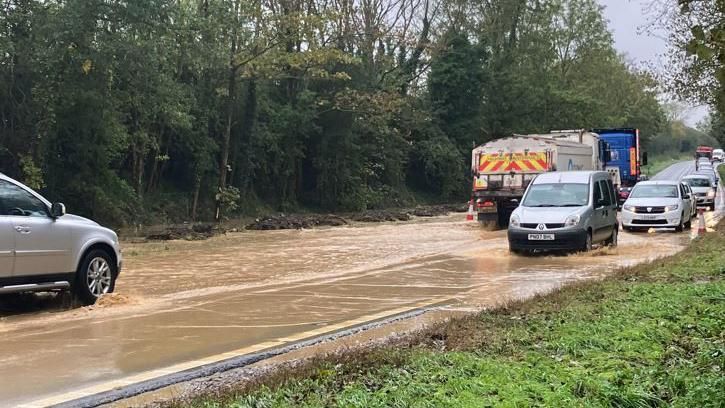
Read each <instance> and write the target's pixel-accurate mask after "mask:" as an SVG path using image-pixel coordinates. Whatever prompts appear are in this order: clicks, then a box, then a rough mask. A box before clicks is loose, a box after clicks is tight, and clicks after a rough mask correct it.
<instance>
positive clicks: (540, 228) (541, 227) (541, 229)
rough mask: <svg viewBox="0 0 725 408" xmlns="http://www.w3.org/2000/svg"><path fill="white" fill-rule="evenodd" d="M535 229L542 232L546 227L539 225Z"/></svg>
mask: <svg viewBox="0 0 725 408" xmlns="http://www.w3.org/2000/svg"><path fill="white" fill-rule="evenodd" d="M536 228H538V229H539V231H543V230H545V229H546V225H544V224H539V226H538V227H536Z"/></svg>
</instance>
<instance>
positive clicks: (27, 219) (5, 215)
mask: <svg viewBox="0 0 725 408" xmlns="http://www.w3.org/2000/svg"><path fill="white" fill-rule="evenodd" d="M121 265H122V259H121V249H120V245H119V243H118V236H117V235H116V233H115V232H113V231H111V230H110V229H108V228H104V227H101V226H100V225H98V224H97V223H95V222H93V221H91V220H89V219H86V218H83V217H79V216H76V215H71V214H66V213H65V206H64V205H63V204H61V203H54V204H51V203H50V202H49V201H48V200H46V199H45V198H43V197H42V196H41V195H39V194H38V193H36V192H35V191H33V190H32V189H30V188H29V187H27V186H25V185H23V184H21V183H19V182H17V181H15V180H13V179H11V178H9V177H7V176H5V175H3V174H2V173H0V294H7V293H18V292H37V291H58V290H68V289H70V290H72V291H73V292H74V293H75V294H76V296H77V297H78V298H79V299H80V300H81V301H82V302H83V303H85V304H92V303H94V302H95V301H96V300H97V299H98V298H99V297H100V296H102V295H104V294H106V293H110V292H113V289H114V286H115V283H116V278H117V277H118V274H119V272H120V271H121Z"/></svg>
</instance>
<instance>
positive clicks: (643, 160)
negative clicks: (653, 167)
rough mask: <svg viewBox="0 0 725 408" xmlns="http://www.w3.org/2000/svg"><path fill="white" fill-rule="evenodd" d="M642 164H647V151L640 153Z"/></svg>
mask: <svg viewBox="0 0 725 408" xmlns="http://www.w3.org/2000/svg"><path fill="white" fill-rule="evenodd" d="M642 165H643V166H646V165H647V152H644V153H642Z"/></svg>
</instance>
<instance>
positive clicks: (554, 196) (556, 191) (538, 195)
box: [522, 183, 589, 207]
mask: <svg viewBox="0 0 725 408" xmlns="http://www.w3.org/2000/svg"><path fill="white" fill-rule="evenodd" d="M588 202H589V184H584V183H552V184H533V185H532V186H531V187H530V188H529V192H528V193H526V198H525V199H524V202H523V203H522V205H523V206H524V207H581V206H584V205H587V203H588Z"/></svg>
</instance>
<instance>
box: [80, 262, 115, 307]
mask: <svg viewBox="0 0 725 408" xmlns="http://www.w3.org/2000/svg"><path fill="white" fill-rule="evenodd" d="M116 275H117V273H116V266H115V265H114V264H113V262H112V261H111V257H110V256H109V255H108V253H106V251H103V250H100V249H94V250H93V251H91V252H89V253H88V254H86V256H85V257H83V261H81V264H80V266H79V267H78V271H77V273H76V279H75V282H74V283H73V293H74V294H75V295H76V297H77V298H78V299H79V300H80V301H81V302H82V303H83V304H85V305H92V304H94V303H96V300H98V298H100V297H101V296H103V295H105V294H106V293H111V292H113V289H114V287H115V285H116Z"/></svg>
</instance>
